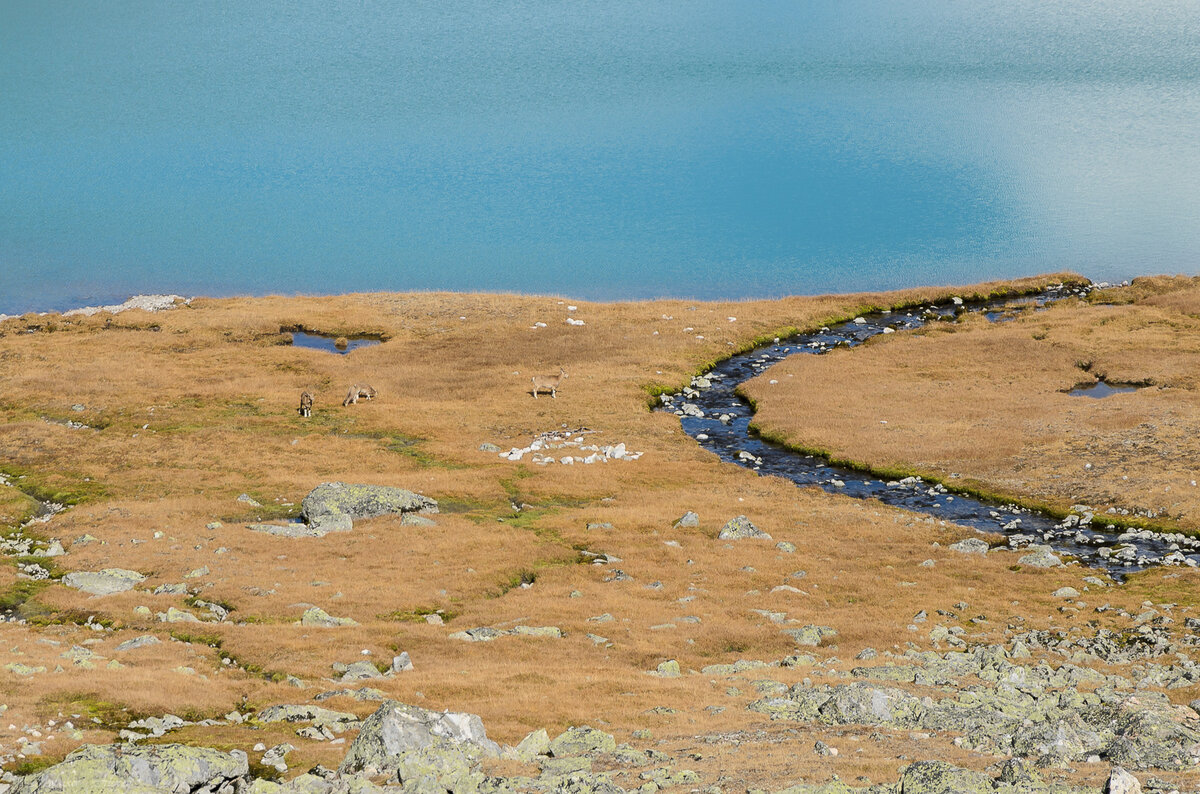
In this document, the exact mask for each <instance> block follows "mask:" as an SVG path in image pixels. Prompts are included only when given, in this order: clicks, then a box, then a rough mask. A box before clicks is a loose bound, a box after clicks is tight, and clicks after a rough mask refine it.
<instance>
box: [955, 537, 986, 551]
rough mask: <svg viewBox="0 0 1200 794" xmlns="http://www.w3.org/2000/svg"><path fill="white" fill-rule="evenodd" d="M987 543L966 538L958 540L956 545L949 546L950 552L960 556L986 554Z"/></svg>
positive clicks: (977, 539)
mask: <svg viewBox="0 0 1200 794" xmlns="http://www.w3.org/2000/svg"><path fill="white" fill-rule="evenodd" d="M988 548H989V547H988V544H987V541H985V540H981V539H979V538H967V539H965V540H960V541H959V542H958V543H951V544H950V551H957V552H960V553H962V554H987V553H988Z"/></svg>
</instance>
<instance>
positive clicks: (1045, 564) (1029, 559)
mask: <svg viewBox="0 0 1200 794" xmlns="http://www.w3.org/2000/svg"><path fill="white" fill-rule="evenodd" d="M1017 562H1018V563H1020V564H1021V565H1028V566H1029V567H1031V568H1057V567H1058V566H1060V565H1062V564H1063V562H1062V559H1061V558H1059V557H1058V556H1056V555H1055V554H1054V552H1053V550H1052V549H1051V548H1050V547H1049V546H1030V547H1029V553H1028V554H1026V555H1024V556H1022V557H1020V558H1018V559H1017Z"/></svg>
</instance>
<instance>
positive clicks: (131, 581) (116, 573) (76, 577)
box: [62, 568, 146, 596]
mask: <svg viewBox="0 0 1200 794" xmlns="http://www.w3.org/2000/svg"><path fill="white" fill-rule="evenodd" d="M144 581H146V577H145V576H143V575H142V574H140V573H138V572H137V571H129V570H126V569H124V568H105V569H104V570H102V571H75V572H74V573H69V574H67V575H66V576H64V577H63V578H62V583H63V584H65V585H66V586H67V587H73V588H75V589H76V590H82V591H83V592H85V593H91V594H92V595H97V596H105V595H112V594H113V593H123V592H125V591H126V590H132V589H133V588H135V587H137V586H138V585H139V584H141V583H142V582H144Z"/></svg>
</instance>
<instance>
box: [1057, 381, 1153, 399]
mask: <svg viewBox="0 0 1200 794" xmlns="http://www.w3.org/2000/svg"><path fill="white" fill-rule="evenodd" d="M1144 388H1145V386H1136V385H1134V384H1132V383H1106V382H1104V381H1102V380H1098V381H1096V382H1095V383H1089V384H1087V385H1086V386H1076V387H1075V388H1074V389H1071V390H1070V391H1069V392H1067V394H1069V395H1071V396H1072V397H1092V398H1094V399H1097V400H1099V399H1102V398H1104V397H1112V396H1113V395H1114V394H1122V393H1124V392H1129V391H1137V390H1138V389H1144Z"/></svg>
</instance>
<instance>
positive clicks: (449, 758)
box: [340, 700, 500, 775]
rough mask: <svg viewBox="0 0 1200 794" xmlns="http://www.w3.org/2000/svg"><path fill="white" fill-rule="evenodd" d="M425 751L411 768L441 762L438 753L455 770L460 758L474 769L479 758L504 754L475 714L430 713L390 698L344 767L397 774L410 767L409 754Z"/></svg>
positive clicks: (356, 742) (369, 722)
mask: <svg viewBox="0 0 1200 794" xmlns="http://www.w3.org/2000/svg"><path fill="white" fill-rule="evenodd" d="M426 749H429V752H427V753H423V754H421V755H420V756H418V757H416V758H415V759H412V760H411V761H410V762H407V767H406V768H409V770H410V772H411V771H413V770H412V767H413V765H414V764H417V765H424V766H427V767H430V768H433V767H436V766H438V763H436V761H435V759H434V756H437V755H439V754H440V755H442V756H444V758H443V759H442V760H443V761H444V763H443V764H441V766H443V767H445V768H446V769H450V768H451V767H453V769H454V770H460V769H461V764H460V763H459V757H461V758H462V759H465V761H466V762H468V766H470V767H472V768H473V765H474V763H475V762H477V760H478V759H479V758H482V757H496V756H498V755H499V754H500V745H498V744H496V743H495V742H493V741H492V740H491V739H489V738H487V733H486V732H485V731H484V728H483V721H482V720H481V719H479V717H478V716H477V715H475V714H462V713H455V712H449V711H445V712H442V711H428V710H426V709H423V708H418V707H417V706H409V705H406V704H404V703H400V702H397V701H395V700H389V701H387V702H385V703H384V704H383V705H382V706H380V707H379V709H378V710H377V711H376V712H375V713H374V714H372V715H371V716H370V717H367V718H366V719H365V720H363V724H362V729H361V730H360V731H359V734H358V738H356V739H355V740H354V743H353V744H351V745H350V750H349V752H347V753H346V757H345V758H344V759H343V760H342V764H341V767H340V770H341V771H342V772H343V773H353V772H361V771H365V772H367V774H368V775H373V774H380V773H385V772H393V771H397V770H399V769H400V768H401V767H402V766H405V764H406V762H405V759H406V757H407V756H408V755H409V754H411V753H413V752H416V751H421V750H426ZM455 774H457V772H456V773H455Z"/></svg>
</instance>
